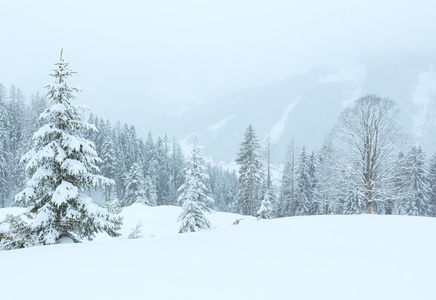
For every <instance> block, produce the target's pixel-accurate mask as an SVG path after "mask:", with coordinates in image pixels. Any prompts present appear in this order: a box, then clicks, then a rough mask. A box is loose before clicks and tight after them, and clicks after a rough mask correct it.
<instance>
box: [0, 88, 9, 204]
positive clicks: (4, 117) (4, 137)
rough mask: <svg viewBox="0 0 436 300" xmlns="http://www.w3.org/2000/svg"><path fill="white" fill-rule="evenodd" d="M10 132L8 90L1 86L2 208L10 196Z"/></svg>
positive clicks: (0, 159)
mask: <svg viewBox="0 0 436 300" xmlns="http://www.w3.org/2000/svg"><path fill="white" fill-rule="evenodd" d="M8 130H9V110H8V108H7V103H6V89H5V87H4V86H3V85H2V84H0V207H5V205H6V200H7V198H8V195H9V180H8V177H9V172H8V171H9V168H8V148H9V144H8V139H9V133H8Z"/></svg>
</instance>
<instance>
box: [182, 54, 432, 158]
mask: <svg viewBox="0 0 436 300" xmlns="http://www.w3.org/2000/svg"><path fill="white" fill-rule="evenodd" d="M435 65H436V59H435V58H405V59H401V60H395V59H393V58H371V59H367V60H362V61H361V62H360V63H359V64H357V65H354V66H342V67H338V68H319V69H315V70H312V71H311V72H308V73H307V74H304V75H298V76H294V77H291V78H288V79H285V80H282V81H280V82H277V83H274V84H270V85H266V86H261V87H257V88H253V89H250V90H246V91H241V92H239V93H236V94H232V95H229V96H227V97H224V98H221V99H218V100H217V101H214V102H211V103H209V104H207V105H204V106H203V107H201V108H198V109H197V110H194V111H191V112H189V113H187V114H185V115H182V116H180V117H179V118H177V119H176V120H174V124H177V125H176V126H175V127H176V128H178V130H179V131H178V132H177V135H178V136H185V137H189V136H190V135H191V134H193V133H195V134H197V135H198V136H199V141H200V143H201V144H203V145H204V146H205V155H207V156H210V157H213V159H214V160H215V161H220V160H224V161H227V162H230V161H232V160H233V159H234V157H235V155H236V152H237V150H238V146H239V143H240V142H241V141H242V137H243V133H244V131H245V129H246V128H247V127H248V124H250V123H251V124H253V126H254V128H255V130H256V132H257V133H258V135H259V137H260V140H261V141H262V140H264V139H265V138H266V136H268V135H270V136H271V138H272V141H273V144H274V149H275V153H276V156H279V159H283V156H284V152H285V149H286V146H287V144H288V143H289V141H290V139H291V138H294V140H295V144H296V145H297V146H299V147H301V146H303V145H305V146H306V147H307V148H309V150H315V151H316V150H318V149H319V148H320V147H321V146H322V144H323V142H324V139H325V137H326V136H327V135H328V134H329V132H331V130H332V129H333V128H334V126H335V124H336V122H337V118H338V116H339V114H340V113H341V111H342V110H343V109H344V108H345V107H346V106H347V105H349V104H351V103H352V102H353V101H354V100H356V99H357V98H359V97H361V96H364V95H367V94H377V95H379V96H381V97H389V98H391V99H393V100H395V101H396V102H397V104H398V107H399V108H400V109H401V111H402V115H401V118H400V120H399V121H400V123H401V125H402V127H403V128H404V129H405V131H406V132H407V133H409V134H410V135H411V136H412V139H414V140H416V141H418V142H420V143H421V144H422V145H423V147H424V149H425V150H426V151H431V152H432V151H434V149H435V148H436V141H435V139H434V133H433V131H434V130H433V129H434V127H435V125H436V70H435V68H434V66H435ZM185 140H187V141H188V142H189V139H186V138H185Z"/></svg>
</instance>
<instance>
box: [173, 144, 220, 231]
mask: <svg viewBox="0 0 436 300" xmlns="http://www.w3.org/2000/svg"><path fill="white" fill-rule="evenodd" d="M200 151H201V149H200V148H199V147H198V146H197V140H196V139H194V146H193V149H192V153H191V156H190V158H189V160H188V161H187V165H188V166H187V167H186V169H185V176H186V181H185V183H184V184H183V185H182V186H181V187H180V191H181V192H182V194H181V195H180V197H179V199H178V202H180V203H182V204H183V205H182V208H183V211H182V213H181V214H180V216H179V218H178V221H181V222H182V225H181V227H180V230H179V233H184V232H196V231H200V230H202V229H209V228H210V226H211V224H210V222H209V220H208V219H207V217H206V216H205V213H207V212H210V211H211V209H210V208H209V206H210V205H212V204H213V202H214V201H213V200H212V198H210V197H209V196H208V195H207V191H206V186H205V184H204V180H205V179H206V175H205V173H204V167H203V165H202V164H201V162H202V159H201V157H200Z"/></svg>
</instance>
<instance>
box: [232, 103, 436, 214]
mask: <svg viewBox="0 0 436 300" xmlns="http://www.w3.org/2000/svg"><path fill="white" fill-rule="evenodd" d="M399 113H400V112H399V110H398V109H397V108H396V104H395V102H394V101H393V100H390V99H387V98H380V97H378V96H376V95H368V96H365V97H362V98H360V99H358V100H357V101H356V102H355V103H354V105H352V106H350V107H348V108H346V109H345V110H344V111H343V112H342V114H341V115H340V118H339V122H338V125H337V126H336V128H335V129H334V130H333V132H332V133H331V135H330V136H329V137H327V139H326V142H325V144H324V146H323V147H322V148H321V149H320V150H319V151H318V152H317V153H315V152H311V153H308V152H307V150H306V149H305V147H303V148H302V150H301V151H299V152H298V153H296V152H297V151H296V150H295V148H294V145H293V143H291V145H290V147H289V150H288V154H287V158H286V161H285V164H284V169H283V171H282V179H281V182H280V186H279V188H278V190H276V189H274V187H271V188H268V187H270V186H271V185H270V179H269V176H268V175H265V171H263V172H262V170H267V173H268V174H269V166H268V167H265V162H262V161H261V160H260V155H259V152H260V147H259V143H258V141H257V137H256V134H255V132H254V129H253V127H252V126H251V125H250V126H249V127H248V129H247V131H246V132H245V136H244V140H243V142H242V143H241V148H240V152H239V154H238V158H237V162H238V164H239V166H240V169H239V170H240V171H239V194H238V202H237V209H236V211H237V212H239V213H242V214H249V215H254V216H258V217H260V218H274V217H287V216H305V215H322V214H361V213H377V214H395V215H412V216H432V217H435V216H436V153H435V154H434V155H433V156H432V157H431V159H430V160H427V159H426V155H425V153H424V151H423V150H422V149H421V147H419V146H417V145H414V144H413V139H411V138H410V137H408V136H407V135H405V134H404V133H403V132H402V130H401V127H400V126H399V125H398V124H397V123H396V121H397V120H398V115H399ZM268 161H269V160H268ZM262 164H263V165H264V167H263V168H262V167H261V166H262Z"/></svg>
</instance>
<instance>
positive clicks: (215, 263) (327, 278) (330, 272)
mask: <svg viewBox="0 0 436 300" xmlns="http://www.w3.org/2000/svg"><path fill="white" fill-rule="evenodd" d="M6 210H8V209H6ZM9 210H10V209H9ZM14 211H15V212H16V211H17V209H14ZM179 213H180V208H179V207H145V206H140V205H137V204H136V205H133V206H131V207H128V208H125V209H124V211H123V213H122V214H123V216H124V227H123V237H122V238H119V239H112V238H107V237H104V236H99V237H98V239H97V240H98V241H96V242H90V243H83V244H62V245H53V246H44V247H34V248H29V249H24V250H13V251H3V252H0V266H1V270H2V272H1V273H0V283H1V287H2V294H1V298H2V299H105V300H110V299H154V300H155V299H190V300H191V299H226V300H227V299H292V298H293V299H335V300H336V299H436V291H435V289H434V276H433V272H434V269H435V268H436V260H435V258H434V257H435V255H434V254H435V253H436V242H435V239H434V238H432V233H433V232H435V231H436V220H435V219H432V218H423V217H406V216H377V215H355V216H312V217H293V218H283V219H275V220H269V221H265V220H262V221H256V220H254V219H253V218H248V217H245V216H244V217H241V216H238V215H233V214H226V213H215V214H212V215H209V217H210V220H211V222H212V224H213V227H214V228H213V229H211V230H207V231H202V232H198V233H187V234H177V233H176V232H177V229H178V225H177V223H176V222H175V220H176V219H177V216H178V214H179ZM3 214H4V212H3V211H2V210H0V217H2V215H3ZM239 218H244V220H242V221H241V222H240V224H239V225H238V226H234V225H232V223H233V221H234V220H235V219H239ZM138 222H141V223H142V225H143V234H144V236H145V237H144V238H142V239H136V240H128V239H126V235H127V234H128V233H129V232H130V231H131V229H133V228H134V227H135V226H136V224H137V223H138ZM151 234H152V235H153V236H154V237H152V236H151ZM23 287H25V288H23Z"/></svg>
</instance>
